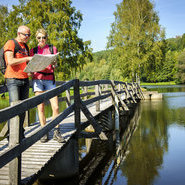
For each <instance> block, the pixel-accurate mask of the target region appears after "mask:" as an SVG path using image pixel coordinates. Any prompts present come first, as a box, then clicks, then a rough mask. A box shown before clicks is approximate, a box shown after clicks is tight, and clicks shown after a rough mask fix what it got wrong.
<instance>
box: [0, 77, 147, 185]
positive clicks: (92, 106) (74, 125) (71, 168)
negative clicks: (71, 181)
mask: <svg viewBox="0 0 185 185" xmlns="http://www.w3.org/2000/svg"><path fill="white" fill-rule="evenodd" d="M2 89H3V88H2ZM4 91H5V89H4V90H3V91H1V89H0V93H2V92H4ZM64 93H65V94H66V96H65V97H63V96H62V95H64ZM54 96H59V97H60V99H61V101H66V104H67V108H66V109H65V110H64V111H63V112H61V113H60V114H59V115H58V116H57V117H56V118H55V119H53V120H51V119H48V123H47V125H46V126H45V127H43V128H41V127H40V125H39V123H38V122H37V123H30V124H29V126H26V127H25V138H23V139H22V138H21V137H20V133H19V130H20V124H19V121H20V119H19V115H20V114H23V113H24V112H28V111H29V110H30V109H32V108H34V107H36V106H37V105H38V104H40V103H42V102H45V101H46V100H49V99H50V98H52V97H54ZM143 98H144V97H143V94H142V91H141V88H140V86H139V85H138V84H137V83H125V82H121V81H110V80H100V81H79V80H78V79H75V80H71V81H68V82H63V83H61V84H60V85H58V86H57V87H56V88H55V89H53V90H50V91H47V92H45V93H43V94H41V95H38V96H34V97H31V98H29V99H26V100H24V101H21V102H14V103H13V104H12V105H11V106H10V107H7V108H5V109H1V110H0V123H3V122H5V121H8V120H9V142H8V140H7V138H4V139H3V140H2V141H0V184H1V185H6V184H11V185H18V184H33V183H34V181H35V180H36V179H38V178H39V179H60V178H67V177H70V176H72V175H74V174H77V173H78V171H79V156H78V144H77V139H78V138H80V137H84V138H99V139H101V140H106V139H107V136H106V133H105V132H104V130H105V129H104V128H103V126H102V125H101V126H100V125H99V124H98V123H97V121H96V117H97V116H98V115H100V114H101V113H102V112H104V111H105V110H108V109H109V108H110V107H114V109H115V120H117V122H118V123H119V110H120V109H121V110H122V111H125V112H127V111H129V105H130V104H136V103H137V102H138V101H139V100H141V99H143ZM58 124H59V125H60V130H61V133H62V135H63V137H64V138H65V140H66V142H65V143H58V142H57V141H54V140H53V139H52V136H53V128H54V127H55V126H56V125H58ZM89 125H91V126H92V128H93V131H92V130H91V132H89V131H87V130H86V128H87V127H89ZM114 128H115V129H116V125H115V126H114ZM4 130H6V125H5V127H4V129H3V130H2V132H3V131H4ZM48 132H49V141H48V142H47V143H41V142H40V139H41V137H43V136H44V135H45V134H46V133H48Z"/></svg>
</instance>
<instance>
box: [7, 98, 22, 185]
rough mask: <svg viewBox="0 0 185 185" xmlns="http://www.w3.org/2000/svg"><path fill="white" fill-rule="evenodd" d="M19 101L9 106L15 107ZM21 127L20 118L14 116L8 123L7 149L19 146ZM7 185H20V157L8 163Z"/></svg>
mask: <svg viewBox="0 0 185 185" xmlns="http://www.w3.org/2000/svg"><path fill="white" fill-rule="evenodd" d="M19 102H20V101H17V102H12V103H11V106H13V105H16V104H17V103H19ZM22 126H23V125H21V123H20V116H15V117H14V118H12V119H10V121H9V129H10V130H9V148H11V147H13V146H15V145H16V144H19V143H20V141H21V137H22V134H21V132H22ZM9 184H10V185H20V184H21V155H20V156H19V157H17V158H15V159H14V160H12V161H11V162H10V163H9Z"/></svg>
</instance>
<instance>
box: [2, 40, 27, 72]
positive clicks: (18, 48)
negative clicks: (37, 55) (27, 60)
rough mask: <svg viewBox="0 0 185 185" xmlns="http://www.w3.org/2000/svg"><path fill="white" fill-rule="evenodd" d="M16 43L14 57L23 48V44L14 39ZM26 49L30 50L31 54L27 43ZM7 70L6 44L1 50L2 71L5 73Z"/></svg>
mask: <svg viewBox="0 0 185 185" xmlns="http://www.w3.org/2000/svg"><path fill="white" fill-rule="evenodd" d="M12 40H13V41H14V43H15V49H14V57H15V54H16V53H17V52H18V51H19V50H22V48H21V46H20V45H19V43H18V42H17V41H16V40H15V39H12ZM25 47H26V50H27V51H28V55H29V48H28V45H27V44H25ZM5 71H6V62H5V58H4V46H3V47H2V48H1V50H0V72H1V73H2V74H3V75H4V74H5Z"/></svg>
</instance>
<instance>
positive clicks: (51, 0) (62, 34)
mask: <svg viewBox="0 0 185 185" xmlns="http://www.w3.org/2000/svg"><path fill="white" fill-rule="evenodd" d="M19 2H20V4H19V5H18V6H13V9H12V11H10V12H9V13H8V16H7V17H6V19H5V20H4V21H3V22H4V23H5V24H6V26H5V27H6V30H7V32H8V36H9V38H11V37H10V35H11V34H12V33H13V34H14V35H16V31H17V28H18V26H19V25H21V24H24V25H27V26H28V27H29V28H30V29H31V34H32V35H31V38H30V42H29V46H30V47H31V48H32V47H35V46H36V38H35V33H36V31H37V29H39V28H44V29H46V30H47V32H48V35H49V39H48V42H49V43H52V44H53V45H55V46H56V47H57V49H58V51H59V52H60V63H59V64H60V71H62V72H63V73H62V78H63V80H64V79H67V78H68V77H69V75H70V74H71V73H72V72H75V71H76V70H77V69H81V68H82V67H83V65H84V64H85V63H86V60H88V59H89V60H92V53H91V49H90V48H89V45H90V41H85V42H84V41H83V40H82V39H81V38H79V37H78V30H79V29H80V26H81V22H82V20H83V19H82V14H81V13H80V12H79V11H76V9H75V7H72V6H71V4H72V1H71V0H19ZM9 38H8V39H9ZM61 80H62V79H61Z"/></svg>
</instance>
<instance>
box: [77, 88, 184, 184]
mask: <svg viewBox="0 0 185 185" xmlns="http://www.w3.org/2000/svg"><path fill="white" fill-rule="evenodd" d="M147 88H148V89H149V90H157V91H158V92H161V93H163V95H164V99H163V100H155V101H154V100H153V101H142V102H141V103H140V105H139V107H138V109H139V115H140V116H139V118H138V119H137V127H136V130H135V132H134V133H133V134H132V137H131V138H130V141H129V144H128V146H127V147H126V148H125V140H124V139H123V138H122V139H121V142H120V144H119V147H120V150H119V152H120V153H122V155H117V154H116V149H117V148H116V147H115V148H114V151H112V156H111V157H109V158H108V157H107V158H108V160H107V161H106V162H105V164H104V166H103V164H102V166H101V167H98V168H97V169H96V171H98V172H97V173H92V175H91V176H90V177H89V179H90V180H88V181H87V182H86V183H83V182H81V183H80V184H88V185H90V184H97V185H103V184H104V185H105V184H106V185H109V184H110V185H184V184H185V175H184V171H185V86H158V87H147ZM131 124H132V123H131ZM100 146H101V144H100ZM100 148H101V147H100ZM97 151H98V150H97ZM107 153H108V152H107ZM102 155H103V152H102ZM106 155H107V154H106ZM106 155H105V156H106ZM105 168H106V169H105ZM82 176H83V175H82Z"/></svg>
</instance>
